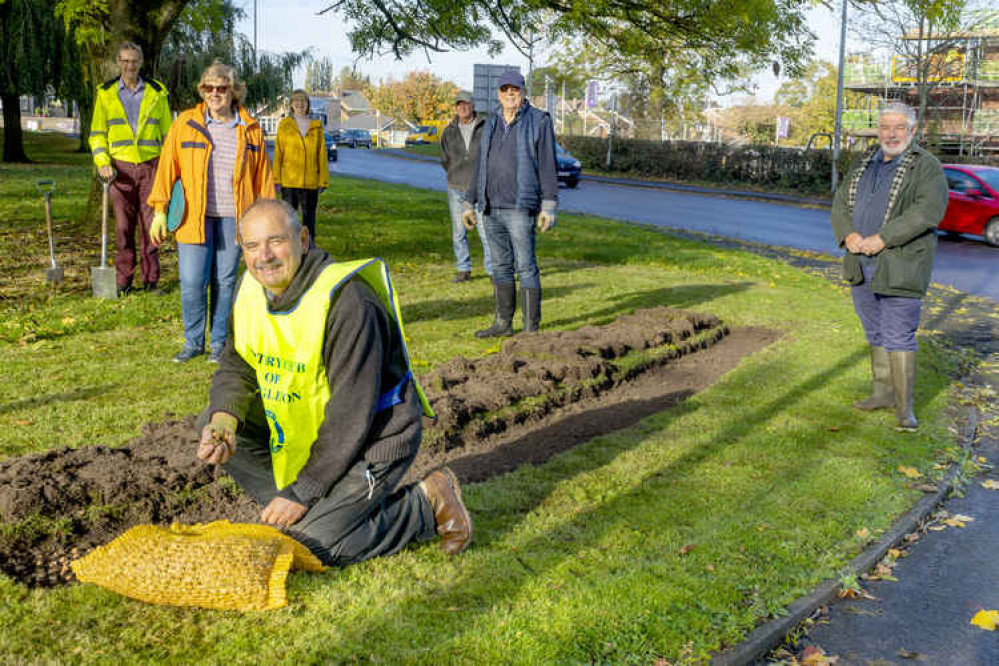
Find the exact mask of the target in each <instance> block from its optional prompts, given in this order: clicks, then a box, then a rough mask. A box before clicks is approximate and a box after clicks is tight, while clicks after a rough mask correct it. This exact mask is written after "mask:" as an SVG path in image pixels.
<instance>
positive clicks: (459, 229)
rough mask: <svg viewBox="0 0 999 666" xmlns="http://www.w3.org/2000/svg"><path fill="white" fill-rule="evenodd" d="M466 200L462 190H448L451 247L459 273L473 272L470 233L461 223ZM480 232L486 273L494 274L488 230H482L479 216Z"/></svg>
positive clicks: (478, 227) (478, 226) (477, 226)
mask: <svg viewBox="0 0 999 666" xmlns="http://www.w3.org/2000/svg"><path fill="white" fill-rule="evenodd" d="M464 200H465V193H464V192H462V191H461V190H454V189H451V188H450V187H449V188H448V189H447V205H448V209H449V210H450V211H451V245H452V247H453V248H454V260H455V264H457V267H458V270H459V271H470V270H472V257H471V256H470V255H469V253H468V232H467V231H466V230H465V225H464V224H462V223H461V211H462V206H461V202H462V201H464ZM475 228H476V229H478V230H479V238H480V239H482V263H483V264H485V268H486V273H488V274H489V275H492V274H493V269H492V264H490V263H489V242H488V241H487V240H486V230H485V229H483V228H482V216H481V215H480V216H479V223H478V224H477V225H476V226H475Z"/></svg>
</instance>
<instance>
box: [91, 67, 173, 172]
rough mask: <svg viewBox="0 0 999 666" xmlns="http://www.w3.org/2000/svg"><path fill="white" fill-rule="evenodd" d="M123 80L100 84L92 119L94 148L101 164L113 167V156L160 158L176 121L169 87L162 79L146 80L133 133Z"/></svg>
mask: <svg viewBox="0 0 999 666" xmlns="http://www.w3.org/2000/svg"><path fill="white" fill-rule="evenodd" d="M119 81H120V78H115V79H111V80H110V81H106V82H104V83H102V84H101V85H100V86H98V87H97V96H96V101H95V102H94V117H93V119H92V120H91V121H90V151H91V152H92V153H93V155H94V164H96V165H97V166H98V167H103V166H109V165H110V164H111V160H112V158H113V159H116V160H121V161H122V162H131V163H132V164H138V163H140V162H148V161H149V160H151V159H153V158H155V157H159V154H160V148H161V146H162V144H163V138H164V137H165V136H166V135H167V132H168V131H169V130H170V123H171V122H172V120H171V118H170V103H169V100H168V99H167V90H166V88H165V87H164V86H163V84H162V83H160V82H159V81H155V80H153V79H143V82H144V83H145V84H146V87H145V89H144V90H143V92H142V104H141V105H140V106H139V121H138V122H137V123H136V126H135V132H134V133H133V132H132V126H131V125H129V124H128V116H127V115H125V107H124V106H123V105H122V103H121V100H120V99H118V82H119Z"/></svg>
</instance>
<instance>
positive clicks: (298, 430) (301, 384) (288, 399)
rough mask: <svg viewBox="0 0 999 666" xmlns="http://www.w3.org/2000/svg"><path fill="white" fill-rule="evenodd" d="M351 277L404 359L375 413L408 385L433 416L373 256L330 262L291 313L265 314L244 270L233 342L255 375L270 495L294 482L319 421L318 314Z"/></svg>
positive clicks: (321, 318)
mask: <svg viewBox="0 0 999 666" xmlns="http://www.w3.org/2000/svg"><path fill="white" fill-rule="evenodd" d="M353 277H358V278H360V279H362V280H363V281H364V283H365V284H367V285H368V286H369V287H371V289H372V290H374V292H375V293H376V294H377V295H378V298H379V300H381V302H382V304H383V305H384V306H385V309H386V310H387V311H388V312H389V315H390V316H391V317H392V319H393V320H394V321H395V323H396V324H397V325H398V327H399V334H400V338H401V339H402V348H403V351H404V353H405V355H406V366H407V368H408V371H407V373H406V375H405V376H404V377H403V378H402V380H401V381H400V382H399V384H398V385H396V386H394V387H392V388H391V389H389V390H388V391H386V392H385V393H384V394H383V395H382V396H380V399H379V401H378V409H379V411H380V410H382V409H387V408H389V407H392V406H393V405H397V404H399V403H400V402H402V396H403V393H404V391H405V388H406V384H407V382H409V381H412V382H413V385H414V387H415V388H416V392H417V394H418V395H419V396H420V403H421V404H422V405H423V412H424V413H425V414H426V415H427V416H431V417H432V416H433V415H434V413H433V410H432V409H431V408H430V403H429V402H427V398H426V396H425V395H424V393H423V389H422V388H421V387H420V384H419V382H417V381H416V377H414V376H413V371H412V366H411V365H410V362H409V352H408V351H407V350H406V336H405V332H404V331H403V327H402V317H401V315H400V313H399V303H398V301H397V300H396V295H395V290H394V289H393V288H392V282H391V280H390V279H389V275H388V268H387V267H386V266H385V263H384V262H383V261H382V260H381V259H362V260H359V261H350V262H344V263H333V264H330V265H329V266H327V267H326V268H324V269H323V271H322V273H320V275H319V277H318V278H317V279H316V281H315V282H314V283H313V284H312V286H311V287H309V289H308V290H307V291H306V292H305V293H304V294H302V297H301V299H299V301H298V305H296V306H295V308H294V309H293V310H291V311H290V312H284V313H277V314H272V313H271V312H269V311H268V309H267V296H266V294H265V293H264V289H263V287H262V286H261V284H260V283H259V282H257V280H256V279H254V277H253V276H252V275H250V273H249V272H246V273H244V274H243V282H242V284H241V285H240V287H239V291H238V292H237V294H236V300H235V303H234V304H233V309H232V318H233V331H234V338H233V344H234V345H235V348H236V351H237V352H238V353H239V355H240V356H242V357H243V360H245V361H246V362H247V363H248V364H249V365H250V367H252V368H253V369H254V371H255V372H256V375H257V384H258V386H259V387H260V398H261V400H262V401H263V404H264V414H266V416H267V425H268V426H269V428H270V449H271V463H272V467H273V470H274V483H275V485H276V486H277V488H278V490H281V489H282V488H284V487H286V486H288V485H289V484H291V483H294V481H295V479H296V478H298V473H299V472H300V471H301V470H302V468H303V467H304V466H305V463H306V462H308V460H309V454H310V452H311V451H312V445H313V443H315V441H316V436H317V435H318V433H319V426H320V425H321V424H322V422H323V419H324V417H325V410H326V403H328V402H329V399H330V387H329V382H328V380H327V378H326V368H325V366H324V363H323V343H324V341H325V338H326V316H327V315H328V314H329V309H330V302H331V296H332V294H333V293H334V292H335V291H336V290H337V289H339V288H340V287H341V286H343V285H344V284H346V283H347V281H348V280H350V279H351V278H353Z"/></svg>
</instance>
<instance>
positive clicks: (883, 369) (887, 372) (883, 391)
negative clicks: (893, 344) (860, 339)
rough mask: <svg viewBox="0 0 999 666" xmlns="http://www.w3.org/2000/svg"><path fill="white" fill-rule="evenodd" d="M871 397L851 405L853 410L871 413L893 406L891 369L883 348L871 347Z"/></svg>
mask: <svg viewBox="0 0 999 666" xmlns="http://www.w3.org/2000/svg"><path fill="white" fill-rule="evenodd" d="M871 376H872V377H873V381H872V382H871V395H870V397H868V398H867V399H865V400H861V401H859V402H855V403H853V408H854V409H862V410H864V411H871V410H874V409H890V408H892V407H894V406H895V391H894V389H892V385H891V367H890V366H889V365H888V352H887V351H885V348H884V347H874V346H872V347H871Z"/></svg>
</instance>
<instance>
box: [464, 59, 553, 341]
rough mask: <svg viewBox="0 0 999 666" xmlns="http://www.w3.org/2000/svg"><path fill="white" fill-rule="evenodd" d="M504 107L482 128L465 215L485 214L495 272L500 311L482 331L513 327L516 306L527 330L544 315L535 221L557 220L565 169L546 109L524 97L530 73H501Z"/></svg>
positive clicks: (469, 221) (471, 218)
mask: <svg viewBox="0 0 999 666" xmlns="http://www.w3.org/2000/svg"><path fill="white" fill-rule="evenodd" d="M498 96H499V102H500V110H499V113H496V114H494V115H492V116H490V117H489V119H488V120H486V122H485V124H484V126H483V128H482V141H481V143H480V145H479V156H478V162H477V164H476V167H475V169H474V170H473V172H472V180H471V182H470V183H469V186H468V193H467V194H466V196H465V209H464V211H463V212H462V221H463V222H464V223H465V225H466V226H470V225H474V224H476V210H478V211H480V212H481V213H482V215H483V218H482V224H483V226H485V228H486V239H487V240H488V242H489V253H490V261H491V268H492V272H493V294H494V298H495V302H496V317H495V320H494V321H493V324H492V326H490V327H489V328H485V329H482V330H481V331H476V333H475V335H476V336H477V337H480V338H494V337H500V336H509V335H513V313H514V310H516V307H517V283H516V280H517V278H519V279H520V308H521V314H522V315H523V321H524V332H531V331H537V330H538V327H539V325H540V323H541V282H540V280H539V271H538V263H537V259H536V257H535V254H534V234H535V228H537V229H539V230H541V231H547V230H548V229H551V228H552V227H554V226H555V209H556V207H557V206H558V177H557V170H556V165H555V133H554V131H553V129H552V119H551V116H549V115H548V113H546V112H545V111H542V110H540V109H536V108H534V107H533V106H531V104H530V102H528V101H527V99H525V97H524V77H523V76H521V75H520V72H518V71H516V70H507V71H506V72H504V73H503V74H502V75H501V76H500V80H499V92H498Z"/></svg>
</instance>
